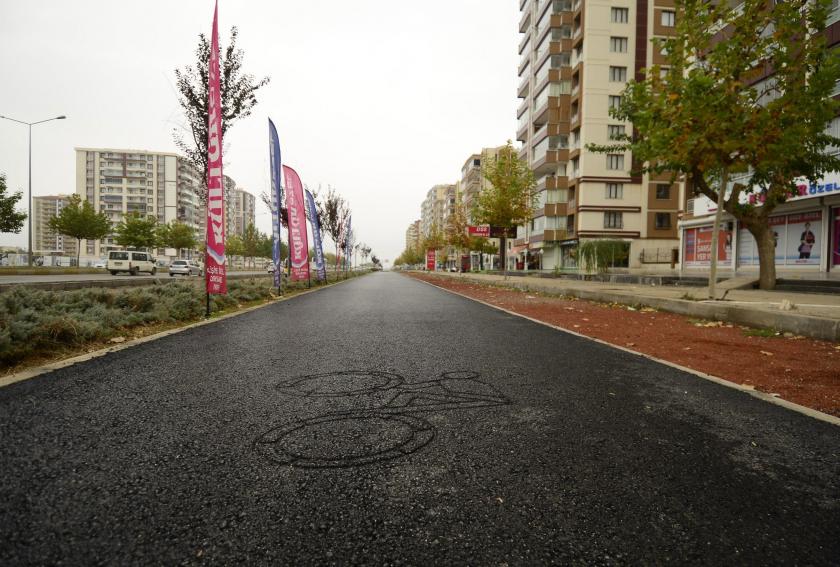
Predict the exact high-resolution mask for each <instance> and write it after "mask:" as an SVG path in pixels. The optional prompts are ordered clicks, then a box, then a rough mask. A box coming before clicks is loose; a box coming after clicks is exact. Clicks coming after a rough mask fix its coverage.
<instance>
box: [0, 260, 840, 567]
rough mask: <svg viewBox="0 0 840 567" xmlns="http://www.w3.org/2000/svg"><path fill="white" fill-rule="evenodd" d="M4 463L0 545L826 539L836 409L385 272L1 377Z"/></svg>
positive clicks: (667, 546)
mask: <svg viewBox="0 0 840 567" xmlns="http://www.w3.org/2000/svg"><path fill="white" fill-rule="evenodd" d="M721 348H725V345H721ZM803 356H807V353H803ZM0 478H2V482H0V564H2V565H18V564H33V565H34V564H39V565H41V564H59V563H61V564H71V565H95V564H122V565H124V564H134V563H136V564H168V565H171V564H181V563H186V564H192V563H202V562H206V563H211V564H225V565H230V564H286V565H306V564H329V563H336V564H351V563H353V564H355V563H366V564H414V565H430V564H454V565H465V564H470V565H535V564H548V563H554V564H558V563H559V564H569V563H577V564H582V563H583V564H661V563H674V564H691V563H695V564H715V565H726V564H795V563H798V564H812V565H827V564H835V565H836V564H838V562H840V428H838V427H836V426H833V425H830V424H827V423H823V422H820V421H816V420H814V419H811V418H808V417H805V416H802V415H800V414H798V413H795V412H792V411H789V410H785V409H783V408H781V407H778V406H775V405H771V404H768V403H765V402H762V401H760V400H756V399H754V398H752V397H750V396H748V395H746V394H744V393H741V392H738V391H735V390H732V389H729V388H725V387H721V386H718V385H716V384H713V383H711V382H708V381H705V380H702V379H700V378H698V377H696V376H693V375H690V374H686V373H683V372H680V371H678V370H675V369H673V368H670V367H667V366H664V365H660V364H657V363H654V362H651V361H648V360H646V359H643V358H640V357H637V356H633V355H631V354H629V353H625V352H621V351H617V350H613V349H611V348H609V347H605V346H603V345H600V344H597V343H594V342H591V341H587V340H585V339H581V338H577V337H574V336H570V335H567V334H564V333H561V332H558V331H554V330H552V329H549V328H547V327H543V326H540V325H537V324H534V323H531V322H529V321H526V320H523V319H520V318H517V317H514V316H511V315H508V314H505V313H502V312H500V311H497V310H493V309H491V308H488V307H485V306H483V305H480V304H477V303H473V302H470V301H468V300H465V299H463V298H460V297H457V296H454V295H450V294H447V293H445V292H443V291H440V290H437V289H435V288H432V287H430V286H427V285H425V284H423V283H420V282H417V281H413V280H410V279H408V278H404V277H401V276H399V275H396V274H389V273H377V274H372V275H369V276H366V277H363V278H358V279H355V280H351V281H350V282H347V283H343V284H341V285H338V286H335V287H332V288H328V289H325V290H323V291H318V292H316V293H312V294H308V295H304V296H300V297H297V298H294V299H292V300H290V301H287V302H283V303H279V304H274V305H272V306H270V307H267V308H264V309H260V310H257V311H254V312H251V313H248V314H245V315H242V316H240V317H235V318H232V319H228V320H225V321H222V322H219V323H216V324H212V325H207V326H202V327H197V328H194V329H191V330H188V331H186V332H183V333H179V334H176V335H173V336H170V337H167V338H164V339H161V340H158V341H154V342H150V343H147V344H144V345H141V346H138V347H134V348H130V349H126V350H123V351H120V352H116V353H111V354H109V355H107V356H104V357H102V358H97V359H94V360H91V361H89V362H86V363H83V364H79V365H76V366H73V367H70V368H67V369H63V370H60V371H56V372H53V373H51V374H48V375H44V376H41V377H38V378H35V379H32V380H29V381H26V382H20V383H17V384H14V385H12V386H9V387H6V388H2V389H0Z"/></svg>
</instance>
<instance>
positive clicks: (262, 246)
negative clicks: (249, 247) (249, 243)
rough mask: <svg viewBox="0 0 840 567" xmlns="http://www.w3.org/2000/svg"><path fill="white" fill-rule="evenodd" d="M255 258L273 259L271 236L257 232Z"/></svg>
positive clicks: (272, 240) (272, 239) (272, 238)
mask: <svg viewBox="0 0 840 567" xmlns="http://www.w3.org/2000/svg"><path fill="white" fill-rule="evenodd" d="M256 256H257V258H268V259H269V260H270V259H272V258H273V257H274V237H273V236H269V235H268V234H264V233H262V232H260V231H257V246H256Z"/></svg>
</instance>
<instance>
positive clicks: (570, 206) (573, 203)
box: [566, 197, 577, 215]
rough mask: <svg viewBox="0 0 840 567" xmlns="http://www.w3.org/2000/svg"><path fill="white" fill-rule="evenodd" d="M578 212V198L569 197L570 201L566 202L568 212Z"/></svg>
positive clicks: (571, 213)
mask: <svg viewBox="0 0 840 567" xmlns="http://www.w3.org/2000/svg"><path fill="white" fill-rule="evenodd" d="M576 212H577V199H576V198H575V197H572V198H571V199H569V202H568V203H567V204H566V213H567V214H570V215H573V214H575V213H576Z"/></svg>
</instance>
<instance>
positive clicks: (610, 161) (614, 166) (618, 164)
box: [607, 154, 624, 170]
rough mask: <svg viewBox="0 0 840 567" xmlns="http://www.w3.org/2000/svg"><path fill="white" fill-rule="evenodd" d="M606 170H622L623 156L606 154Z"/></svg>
mask: <svg viewBox="0 0 840 567" xmlns="http://www.w3.org/2000/svg"><path fill="white" fill-rule="evenodd" d="M607 169H611V170H623V169H624V156H623V155H622V154H607Z"/></svg>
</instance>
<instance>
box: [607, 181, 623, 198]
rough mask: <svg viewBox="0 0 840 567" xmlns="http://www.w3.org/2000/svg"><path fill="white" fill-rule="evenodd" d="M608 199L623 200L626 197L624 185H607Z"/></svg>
mask: <svg viewBox="0 0 840 567" xmlns="http://www.w3.org/2000/svg"><path fill="white" fill-rule="evenodd" d="M606 197H607V199H621V198H623V197H624V185H623V184H621V183H607V195H606Z"/></svg>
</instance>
